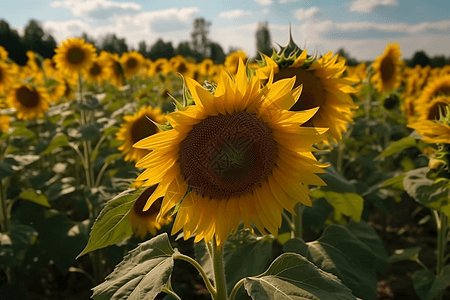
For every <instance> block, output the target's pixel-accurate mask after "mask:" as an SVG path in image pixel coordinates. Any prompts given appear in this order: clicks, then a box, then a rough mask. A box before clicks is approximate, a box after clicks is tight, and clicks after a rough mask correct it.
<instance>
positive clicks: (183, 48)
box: [176, 42, 198, 59]
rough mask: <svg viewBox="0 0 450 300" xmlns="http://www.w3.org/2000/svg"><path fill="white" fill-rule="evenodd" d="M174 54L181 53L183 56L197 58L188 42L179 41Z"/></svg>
mask: <svg viewBox="0 0 450 300" xmlns="http://www.w3.org/2000/svg"><path fill="white" fill-rule="evenodd" d="M176 54H177V55H182V56H184V57H192V58H194V59H197V56H198V54H197V53H194V51H192V49H191V47H190V46H189V42H181V43H179V44H178V47H177V51H176Z"/></svg>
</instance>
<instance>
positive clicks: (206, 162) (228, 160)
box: [179, 111, 276, 199]
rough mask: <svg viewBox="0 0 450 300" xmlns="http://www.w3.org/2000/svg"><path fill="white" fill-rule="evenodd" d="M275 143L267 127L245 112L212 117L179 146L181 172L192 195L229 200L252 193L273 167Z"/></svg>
mask: <svg viewBox="0 0 450 300" xmlns="http://www.w3.org/2000/svg"><path fill="white" fill-rule="evenodd" d="M275 154H276V142H275V141H274V140H273V138H272V136H271V133H270V130H269V128H267V126H266V124H265V123H264V122H262V121H260V120H259V119H257V118H256V116H255V115H253V114H249V113H247V112H245V111H241V112H238V113H235V114H233V115H219V116H210V117H208V118H206V119H204V120H202V121H201V122H200V123H198V124H196V125H194V126H193V127H192V130H191V131H190V132H189V133H188V134H187V136H186V138H185V139H184V140H183V141H182V142H181V143H180V151H179V155H180V157H179V162H180V170H181V173H182V174H183V175H184V177H185V179H186V181H187V183H188V184H189V186H190V187H191V188H192V190H193V191H195V192H197V193H198V194H200V195H203V196H209V197H211V198H217V199H222V198H229V197H233V196H239V195H241V194H243V193H245V192H248V191H251V190H252V189H253V188H254V187H255V186H256V185H258V184H259V183H260V182H261V181H262V180H264V179H265V178H266V177H267V174H268V173H269V172H270V170H271V169H272V167H273V165H274V159H275Z"/></svg>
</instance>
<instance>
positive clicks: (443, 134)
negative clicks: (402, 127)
mask: <svg viewBox="0 0 450 300" xmlns="http://www.w3.org/2000/svg"><path fill="white" fill-rule="evenodd" d="M408 127H409V128H412V129H415V130H416V131H417V133H418V134H420V135H423V138H422V141H424V142H425V143H430V144H433V143H441V144H450V126H448V125H447V124H444V123H440V122H438V121H435V120H433V121H432V120H422V121H418V122H416V123H413V124H409V125H408Z"/></svg>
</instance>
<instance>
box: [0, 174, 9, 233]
mask: <svg viewBox="0 0 450 300" xmlns="http://www.w3.org/2000/svg"><path fill="white" fill-rule="evenodd" d="M0 208H1V210H2V215H1V221H2V222H1V226H2V231H1V232H7V231H8V210H7V209H6V190H5V189H4V187H3V180H2V179H0Z"/></svg>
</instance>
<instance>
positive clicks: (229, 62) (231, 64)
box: [224, 50, 248, 74]
mask: <svg viewBox="0 0 450 300" xmlns="http://www.w3.org/2000/svg"><path fill="white" fill-rule="evenodd" d="M239 59H242V60H243V61H244V63H246V62H247V60H248V57H247V54H246V53H245V52H244V51H242V50H239V51H236V52H233V53H231V54H229V55H228V56H227V57H226V58H225V62H224V65H225V69H227V70H228V71H229V72H230V73H231V74H236V72H237V69H238V63H239Z"/></svg>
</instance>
